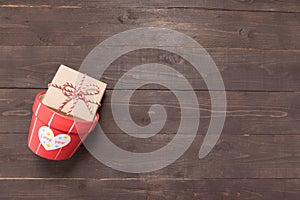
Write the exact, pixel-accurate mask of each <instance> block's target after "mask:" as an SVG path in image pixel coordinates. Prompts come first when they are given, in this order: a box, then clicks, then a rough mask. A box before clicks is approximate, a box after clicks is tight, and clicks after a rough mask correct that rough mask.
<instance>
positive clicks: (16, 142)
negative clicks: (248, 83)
mask: <svg viewBox="0 0 300 200" xmlns="http://www.w3.org/2000/svg"><path fill="white" fill-rule="evenodd" d="M93 134H96V133H95V132H94V133H92V135H90V136H89V137H90V139H93V137H94V135H93ZM108 137H109V139H110V140H111V141H112V142H113V143H115V144H116V145H117V146H119V147H120V148H123V149H125V150H127V151H131V152H151V151H154V150H157V149H159V148H161V147H163V146H165V145H166V144H167V143H168V142H170V141H171V140H172V138H173V136H172V135H169V134H158V135H156V136H154V137H152V138H149V139H138V138H131V137H130V136H128V135H125V134H114V135H109V136H108ZM186 137H190V136H188V135H187V136H186ZM202 139H203V136H201V135H198V136H196V138H195V140H194V142H193V144H192V145H191V146H190V148H189V149H188V150H187V151H186V152H185V153H184V154H183V155H182V156H181V157H180V158H179V159H178V160H176V161H175V162H174V163H172V164H171V165H169V166H167V167H165V168H163V169H160V170H157V171H154V172H150V173H141V174H131V173H124V172H119V171H116V170H114V169H111V168H109V167H107V166H105V165H104V164H102V163H101V162H100V161H98V160H96V159H95V158H93V157H92V156H91V154H90V153H89V152H87V150H86V149H85V148H84V147H81V148H80V149H79V151H78V152H76V154H75V155H74V156H73V157H72V158H71V159H69V160H66V161H49V160H45V159H42V158H39V157H38V156H36V155H34V154H33V153H32V152H31V151H30V150H29V149H28V147H27V133H26V132H23V134H1V135H0V142H1V143H0V145H1V147H0V148H1V151H0V164H1V168H0V177H1V178H30V177H31V178H32V177H34V178H47V177H48V178H49V177H50V178H137V177H143V178H188V179H192V180H195V179H196V180H197V179H201V178H207V179H215V178H245V179H247V178H251V179H255V178H257V179H262V178H297V179H299V178H300V159H299V150H300V147H299V142H300V136H299V135H254V136H251V135H250V136H241V135H235V136H234V135H222V136H221V138H220V140H219V141H218V143H217V145H216V146H215V147H214V149H213V150H212V151H211V152H210V154H209V155H208V156H207V157H205V158H204V159H201V160H200V159H199V158H198V152H199V149H200V145H201V143H202ZM178 145H182V144H179V143H178ZM161 159H162V160H164V159H166V157H164V156H162V157H161ZM162 160H157V161H150V160H149V161H148V162H147V161H146V162H144V163H139V165H155V164H156V163H159V162H161V161H162ZM115 164H118V165H121V164H122V161H121V160H120V161H115Z"/></svg>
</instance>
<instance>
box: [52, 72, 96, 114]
mask: <svg viewBox="0 0 300 200" xmlns="http://www.w3.org/2000/svg"><path fill="white" fill-rule="evenodd" d="M85 77H86V74H84V75H83V77H82V79H81V80H80V83H79V86H78V87H76V86H75V85H73V84H72V83H70V82H65V83H64V84H63V85H57V84H55V83H49V84H48V87H51V86H52V87H55V88H58V89H60V90H61V91H62V93H63V94H64V95H65V96H66V97H67V98H66V99H65V100H64V101H63V102H62V104H61V106H60V107H59V108H58V110H57V111H58V112H61V110H62V109H63V108H64V106H65V105H66V104H67V103H68V102H69V101H71V100H74V101H73V105H72V106H71V107H70V109H69V111H68V112H66V115H70V114H71V112H72V111H73V109H74V107H75V106H76V104H77V102H78V101H79V100H82V101H83V102H84V103H85V105H86V106H87V108H88V109H89V111H90V112H91V114H92V112H93V111H92V107H91V105H90V103H93V104H97V105H98V106H100V103H98V102H96V101H93V100H90V99H88V98H86V95H96V94H99V93H100V88H99V86H98V85H96V84H86V85H84V86H83V82H84V80H85Z"/></svg>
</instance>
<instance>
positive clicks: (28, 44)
mask: <svg viewBox="0 0 300 200" xmlns="http://www.w3.org/2000/svg"><path fill="white" fill-rule="evenodd" d="M148 26H154V27H165V28H170V29H174V30H177V31H180V32H182V33H185V34H187V35H189V36H191V37H193V38H194V39H195V40H196V41H198V42H199V43H201V44H202V45H203V46H204V47H205V48H206V49H207V51H208V52H209V53H210V54H211V56H212V57H213V59H214V60H215V62H216V64H217V66H218V67H219V70H220V72H221V74H222V77H223V79H224V83H225V87H226V90H227V97H228V111H227V118H226V123H225V126H224V130H223V133H222V136H221V138H220V140H219V142H218V144H217V145H216V146H215V148H214V149H213V151H212V152H211V153H210V154H209V155H208V156H207V157H206V158H205V159H203V160H199V159H198V158H197V153H198V151H199V147H200V144H201V141H202V139H203V136H204V134H205V131H206V130H207V127H208V123H209V117H210V99H209V96H208V92H207V88H206V86H205V84H204V82H203V80H202V78H201V77H200V76H199V75H197V74H196V73H195V71H194V70H193V68H192V66H190V65H189V63H187V62H186V61H184V60H183V59H182V58H181V57H179V56H177V55H174V54H171V53H169V52H164V51H159V50H155V49H152V50H151V49H150V50H139V51H135V52H131V53H128V54H126V55H124V56H122V57H120V58H118V59H117V60H116V61H115V62H114V63H113V64H112V65H111V66H110V68H109V69H108V70H107V71H106V72H105V74H104V76H103V77H102V80H103V81H105V82H107V83H108V90H107V92H106V96H105V99H104V102H103V107H102V108H101V110H100V114H101V115H102V120H101V124H102V126H103V128H104V130H105V132H106V134H107V135H108V137H109V138H110V139H111V140H112V141H113V142H114V143H115V144H116V145H118V146H120V147H122V148H123V149H126V150H129V151H133V152H147V151H152V150H155V149H158V148H160V147H162V146H164V145H165V144H167V143H168V142H169V141H170V140H171V139H172V138H173V136H174V134H176V130H177V129H176V128H178V123H179V121H180V108H179V105H178V102H177V100H176V98H175V97H174V95H172V93H171V92H170V91H168V90H165V89H164V88H161V87H159V86H157V85H148V86H146V87H144V88H141V89H140V90H138V91H136V92H135V94H134V96H133V97H132V99H131V106H130V111H131V114H132V118H133V119H134V120H135V122H136V123H137V124H140V125H146V124H148V123H149V122H150V121H149V117H148V115H147V111H148V109H149V106H150V105H152V104H154V103H160V104H162V105H165V106H166V108H167V112H168V114H169V118H168V121H167V123H166V126H165V127H164V129H163V130H162V132H161V133H159V134H157V135H156V136H154V137H152V138H150V139H135V138H132V137H130V136H128V135H126V134H124V133H123V132H122V131H121V130H120V129H119V128H118V127H117V125H116V124H115V122H114V120H113V118H112V114H111V111H110V99H111V98H110V97H111V93H112V89H113V86H114V85H115V83H116V82H117V81H118V78H119V77H120V76H122V74H124V73H125V72H126V71H128V70H129V69H130V68H132V67H134V66H136V65H139V64H142V63H148V62H158V63H162V64H167V65H169V66H171V67H173V68H174V69H177V70H178V71H180V72H181V73H182V74H184V76H185V77H186V78H187V79H188V80H189V81H190V83H191V84H192V86H193V87H194V89H195V90H196V95H197V97H198V100H199V103H200V109H201V122H200V128H199V131H198V135H197V137H196V139H195V141H194V143H193V144H192V146H191V147H190V148H189V150H188V151H187V152H186V153H185V154H184V155H183V156H182V157H180V158H179V159H178V160H177V161H176V162H175V163H173V164H171V165H170V166H168V167H166V168H164V169H161V170H158V171H155V172H151V173H144V174H130V173H123V172H118V171H116V170H113V169H111V168H109V167H106V166H105V165H103V164H102V163H100V162H98V161H97V160H95V159H94V158H93V157H92V156H91V155H90V154H89V153H88V152H87V151H86V150H85V148H84V147H81V148H80V150H79V151H78V152H77V154H76V155H75V156H74V157H73V158H71V159H70V160H67V161H63V162H54V161H47V160H44V159H41V158H39V157H37V156H35V155H34V154H33V153H31V152H30V150H29V149H28V148H27V132H28V129H29V124H30V118H31V106H32V103H33V100H34V97H35V95H36V93H38V92H39V91H42V90H45V89H46V87H47V83H49V82H50V81H51V80H52V78H53V76H54V74H55V72H56V70H57V69H58V66H59V65H60V64H61V63H63V64H65V65H68V66H70V67H72V68H74V69H78V68H79V66H80V64H81V62H82V60H83V59H84V58H85V57H86V55H87V54H88V53H89V52H90V50H92V49H93V48H94V47H95V46H96V45H97V44H99V43H100V42H101V41H103V40H104V39H106V38H108V37H110V36H112V35H114V34H116V33H119V32H121V31H125V30H128V29H132V28H139V27H148ZM0 63H1V64H0V65H1V68H0V76H1V77H0V113H1V117H0V127H1V129H0V199H74V200H75V199H147V200H149V199H151V200H152V199H172V200H173V199H210V200H214V199H217V200H219V199H230V200H231V199H243V200H244V199H246V200H247V199H249V200H250V199H251V200H253V199H270V200H274V199H280V200H282V199H288V200H292V199H293V200H298V199H300V147H299V142H300V132H299V130H300V79H299V78H300V66H299V64H300V2H299V0H199V1H196V0H166V1H159V0H148V1H140V0H116V1H108V0H107V1H106V0H103V1H96V0H94V1H92V0H87V1H83V0H82V1H80V0H74V1H66V0H60V1H56V0H52V1H48V0H32V1H29V0H9V1H8V0H7V1H5V0H4V1H3V0H2V1H0ZM128 90H130V88H128Z"/></svg>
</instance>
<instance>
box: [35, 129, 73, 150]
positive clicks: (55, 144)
mask: <svg viewBox="0 0 300 200" xmlns="http://www.w3.org/2000/svg"><path fill="white" fill-rule="evenodd" d="M39 139H40V142H41V144H42V145H43V147H44V148H45V149H46V151H51V150H55V149H60V148H62V147H64V146H66V145H67V144H69V143H70V142H71V137H70V136H69V135H67V134H59V135H57V136H54V134H53V131H52V130H51V129H50V128H49V127H48V126H42V127H41V128H40V129H39Z"/></svg>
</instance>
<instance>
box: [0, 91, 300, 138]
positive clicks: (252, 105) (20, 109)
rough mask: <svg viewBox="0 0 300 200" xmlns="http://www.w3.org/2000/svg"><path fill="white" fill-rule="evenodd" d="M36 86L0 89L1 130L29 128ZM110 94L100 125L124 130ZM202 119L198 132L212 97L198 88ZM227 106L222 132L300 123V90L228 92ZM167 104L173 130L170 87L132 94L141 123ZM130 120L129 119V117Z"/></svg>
mask: <svg viewBox="0 0 300 200" xmlns="http://www.w3.org/2000/svg"><path fill="white" fill-rule="evenodd" d="M39 91H41V90H36V89H26V90H22V89H11V90H10V89H2V90H0V105H1V106H0V113H1V115H2V116H1V118H0V127H1V130H0V133H4V134H5V133H19V132H21V133H22V134H23V132H26V131H27V130H28V129H29V124H30V120H31V107H32V104H33V100H34V98H35V95H36V94H37V93H38V92H39ZM111 94H112V91H110V90H108V91H106V95H105V98H104V101H103V106H102V108H101V109H100V115H101V120H100V122H101V125H102V127H103V129H104V130H105V131H106V132H107V133H122V131H121V130H120V129H119V128H118V126H117V125H116V123H115V121H114V119H113V117H112V113H111V107H110V106H111ZM196 95H197V97H198V101H199V105H200V112H201V120H200V128H199V131H198V134H205V132H206V130H207V128H208V124H209V121H210V110H211V108H210V98H209V95H208V92H205V91H201V92H196ZM227 99H228V108H227V118H226V121H225V126H224V129H223V134H229V135H244V134H246V135H249V134H250V135H261V134H263V135H264V134H271V135H272V134H290V135H293V134H296V135H299V129H300V125H299V123H298V121H299V119H300V112H299V109H300V105H299V104H300V94H299V93H281V92H274V93H262V92H227ZM157 103H159V104H162V105H164V106H165V108H166V111H167V114H168V120H167V122H166V124H165V127H164V128H163V130H162V131H163V132H165V133H168V134H174V133H176V132H177V129H178V124H179V122H180V107H179V104H178V101H177V99H176V97H175V96H174V95H172V93H171V92H170V91H155V90H138V91H136V92H135V93H134V95H133V96H132V98H131V103H130V104H131V105H130V111H131V115H132V118H133V120H134V121H135V122H136V123H137V124H139V125H147V124H148V123H149V122H150V119H149V116H148V114H147V112H148V110H149V107H150V106H151V105H153V104H157ZM126 120H127V119H126Z"/></svg>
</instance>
